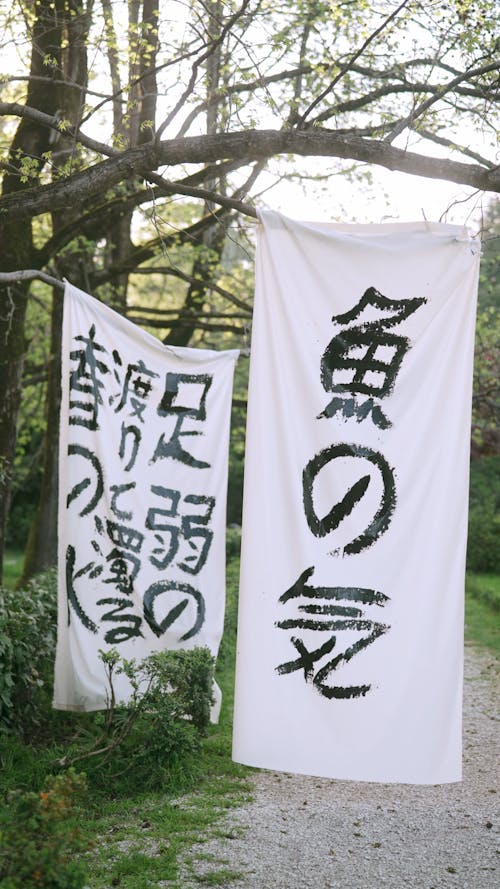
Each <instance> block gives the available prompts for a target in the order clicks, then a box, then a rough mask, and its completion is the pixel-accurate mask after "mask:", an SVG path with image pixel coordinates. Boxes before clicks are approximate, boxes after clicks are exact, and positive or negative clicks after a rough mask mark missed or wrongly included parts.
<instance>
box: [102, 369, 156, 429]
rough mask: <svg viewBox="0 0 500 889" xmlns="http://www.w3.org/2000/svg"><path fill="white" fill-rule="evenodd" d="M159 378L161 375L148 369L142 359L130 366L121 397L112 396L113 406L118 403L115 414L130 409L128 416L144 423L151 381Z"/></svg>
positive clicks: (126, 373)
mask: <svg viewBox="0 0 500 889" xmlns="http://www.w3.org/2000/svg"><path fill="white" fill-rule="evenodd" d="M115 360H116V359H115ZM158 376H159V374H157V373H155V372H154V371H152V370H149V368H147V367H146V365H145V363H144V361H143V360H142V358H141V359H139V361H138V362H137V364H129V365H128V366H127V370H126V372H125V377H124V380H123V383H122V389H121V392H120V395H119V396H111V398H110V403H111V404H113V403H114V402H115V401H117V405H116V407H115V409H114V410H115V414H118V413H120V411H122V410H124V409H128V411H129V413H128V416H130V417H137V419H138V421H139V423H144V411H145V409H146V405H147V400H148V397H149V395H150V393H151V390H152V382H151V380H153V379H154V378H155V377H158Z"/></svg>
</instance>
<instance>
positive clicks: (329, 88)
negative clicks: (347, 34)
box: [297, 0, 410, 127]
mask: <svg viewBox="0 0 500 889" xmlns="http://www.w3.org/2000/svg"><path fill="white" fill-rule="evenodd" d="M409 2H410V0H403V2H402V3H400V5H399V6H398V7H397V9H395V10H394V11H393V12H391V14H390V15H389V16H388V17H387V18H386V19H385V20H384V21H383V22H382V24H381V25H380V26H379V27H378V28H377V29H376V30H375V31H373V32H372V33H371V34H370V36H369V37H367V38H366V40H365V41H364V43H363V44H362V46H361V47H360V48H359V49H358V50H357V51H356V52H355V53H354V55H352V56H351V58H350V59H349V60H348V61H347V62H344V63H343V64H342V65H341V66H340V71H339V73H338V74H337V76H336V77H334V78H333V80H332V81H331V83H329V84H328V86H327V87H325V89H324V90H323V91H322V92H321V93H320V94H319V95H318V96H316V98H315V99H314V101H313V102H311V104H310V105H309V107H308V108H306V110H305V111H304V113H303V114H301V116H300V117H299V119H298V121H297V126H299V127H302V126H304V123H305V121H306V118H307V117H309V115H310V113H311V111H314V109H315V108H316V106H317V105H319V103H320V102H322V101H323V99H324V98H326V96H327V95H328V93H331V91H332V90H333V88H334V87H335V86H336V85H337V83H338V82H339V81H340V80H341V79H342V78H343V76H344V74H345V73H346V72H347V71H348V70H349V68H350V67H351V66H352V65H353V64H354V62H355V61H356V60H357V59H359V57H360V56H362V55H363V53H364V51H365V49H367V48H368V46H369V45H370V43H373V41H374V40H375V39H376V38H377V37H378V35H379V34H381V33H382V31H384V30H385V29H386V28H387V25H389V24H390V22H392V20H393V19H395V18H396V16H398V15H399V13H400V12H401V10H403V9H404V8H405V6H407V5H408V3H409Z"/></svg>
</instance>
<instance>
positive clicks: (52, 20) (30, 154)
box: [0, 0, 63, 581]
mask: <svg viewBox="0 0 500 889" xmlns="http://www.w3.org/2000/svg"><path fill="white" fill-rule="evenodd" d="M62 2H63V0H55V2H53V0H38V2H37V3H36V4H35V16H36V19H35V23H34V26H33V44H32V47H33V49H32V57H31V70H30V75H31V76H30V80H29V83H28V95H27V103H28V105H30V106H32V107H33V108H37V109H39V110H40V111H43V112H44V113H45V114H49V115H54V114H55V113H56V111H57V91H56V90H51V89H50V88H48V87H47V84H46V83H42V80H41V78H42V76H44V77H46V76H47V70H46V66H45V65H44V62H45V60H46V59H47V58H50V59H51V60H52V61H51V70H52V71H53V72H54V76H55V73H56V72H59V70H60V60H61V51H60V48H61V26H60V14H61V10H62ZM49 132H50V131H49V130H47V128H46V127H42V126H40V125H39V124H37V123H34V122H32V121H30V120H27V119H26V118H23V119H22V120H21V122H20V123H19V126H18V128H17V131H16V134H15V136H14V139H13V142H12V146H11V149H10V152H9V159H8V171H7V172H6V173H5V175H4V179H3V187H2V197H3V198H4V199H6V200H9V199H12V198H16V197H18V196H19V195H20V194H21V193H22V192H23V191H25V190H26V189H27V184H28V183H27V182H26V181H23V178H25V176H24V175H23V161H24V160H25V159H28V160H31V159H33V158H41V156H42V154H43V153H44V152H46V151H47V150H48V148H49ZM24 172H26V171H25V170H24ZM39 172H40V167H39V166H38V167H37V166H36V164H35V166H33V165H31V166H30V174H31V176H32V177H33V178H34V180H35V181H37V180H38V175H39ZM3 218H5V217H3ZM0 219H1V217H0ZM0 242H1V244H2V250H1V251H0V271H3V272H10V271H15V270H16V269H23V268H30V267H31V266H32V265H33V264H34V256H35V251H34V245H33V235H32V229H31V218H30V216H29V215H28V216H23V217H22V218H19V219H17V220H11V219H9V220H8V221H7V222H3V223H1V222H0ZM28 292H29V284H28V283H23V284H19V285H16V286H15V287H12V286H9V285H3V286H2V285H0V354H1V356H2V358H1V360H0V392H2V397H3V404H2V410H1V412H0V581H1V579H2V562H3V553H4V548H5V529H6V522H7V515H8V509H9V503H10V492H11V481H12V473H13V464H14V453H15V446H16V437H17V421H18V416H19V407H20V404H21V392H22V389H21V377H22V371H23V364H24V356H25V353H26V341H25V334H24V327H25V318H26V308H27V302H28Z"/></svg>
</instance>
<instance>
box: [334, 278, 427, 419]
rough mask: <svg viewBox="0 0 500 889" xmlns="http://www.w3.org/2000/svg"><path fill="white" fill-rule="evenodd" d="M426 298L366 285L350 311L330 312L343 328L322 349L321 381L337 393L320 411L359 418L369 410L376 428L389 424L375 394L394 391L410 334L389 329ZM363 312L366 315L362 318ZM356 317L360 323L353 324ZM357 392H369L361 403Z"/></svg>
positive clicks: (362, 417)
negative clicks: (404, 296) (384, 291)
mask: <svg viewBox="0 0 500 889" xmlns="http://www.w3.org/2000/svg"><path fill="white" fill-rule="evenodd" d="M426 301H427V300H426V299H425V298H424V297H415V298H413V299H405V300H393V299H389V298H388V297H386V296H383V294H382V293H380V292H379V291H378V290H376V289H375V287H369V288H368V289H367V290H365V292H364V294H363V296H362V297H361V299H360V300H359V302H358V303H357V304H356V305H355V306H354V307H353V308H352V309H351V310H350V311H348V312H344V313H343V314H341V315H334V316H333V318H332V321H333V322H334V323H335V324H337V325H339V326H340V327H341V328H342V329H341V330H340V331H339V333H337V334H336V335H335V336H334V337H333V339H332V340H331V341H330V343H329V344H328V346H327V347H326V349H325V351H324V353H323V356H322V359H321V382H322V385H323V388H324V389H325V391H326V392H332V393H338V394H336V395H334V397H333V398H332V400H331V401H330V402H329V404H328V405H327V406H326V407H325V409H324V410H323V411H322V412H321V414H319V417H327V418H329V417H333V416H335V415H336V414H340V415H341V416H342V417H343V418H344V419H349V418H351V417H355V418H356V420H357V421H358V422H361V421H362V420H364V419H365V418H366V417H368V416H370V415H371V418H372V421H373V423H374V424H375V425H376V426H378V427H379V428H381V429H387V428H388V427H389V426H391V421H390V420H389V419H388V418H387V417H386V415H385V414H384V412H383V411H382V409H381V407H380V405H378V404H376V402H375V400H374V399H375V398H377V399H380V398H385V397H386V396H387V395H389V394H390V393H391V392H392V389H393V387H394V383H395V381H396V377H397V375H398V373H399V370H400V367H401V364H402V361H403V358H404V356H405V355H406V353H407V351H408V349H409V348H410V340H409V339H408V337H405V336H402V335H401V334H395V333H392V332H391V330H390V328H392V327H395V326H396V325H398V324H400V323H401V322H402V321H404V320H406V319H407V318H409V316H410V315H412V314H413V313H414V312H416V311H417V309H418V308H420V306H421V305H423V304H424V303H425V302H426ZM364 313H366V314H367V315H368V319H369V320H366V321H361V320H360V319H361V318H362V316H363V314H364ZM373 315H375V316H376V317H375V318H373V317H372V316H373ZM355 321H359V323H357V324H354V323H353V322H355ZM348 395H350V397H347V396H348ZM359 395H367V396H368V398H366V399H365V400H364V401H362V402H361V403H359V402H358V400H357V397H356V396H359Z"/></svg>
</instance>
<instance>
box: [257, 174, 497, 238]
mask: <svg viewBox="0 0 500 889" xmlns="http://www.w3.org/2000/svg"><path fill="white" fill-rule="evenodd" d="M300 160H301V159H300ZM370 176H371V180H372V181H371V183H370V184H367V183H364V182H362V183H360V184H357V183H355V182H349V181H347V180H346V179H345V178H343V177H342V176H338V175H337V176H332V177H330V179H329V180H328V181H327V182H325V183H322V184H321V186H319V184H318V183H308V182H307V181H306V180H303V182H302V184H300V183H299V182H298V181H295V180H294V181H288V182H281V183H280V184H278V185H276V186H275V187H274V188H272V189H270V190H269V191H267V192H266V193H265V194H263V195H262V197H261V199H260V201H261V202H262V203H263V204H264V205H265V206H267V207H269V208H270V209H273V210H278V211H280V212H281V213H284V214H285V215H286V216H291V217H293V218H295V219H307V220H311V221H330V222H360V223H366V222H368V223H380V222H415V221H420V222H422V221H424V220H427V221H428V222H440V221H441V222H449V223H453V224H456V225H466V226H467V227H468V228H469V229H470V230H471V233H473V234H476V233H477V232H478V230H479V229H480V226H481V207H482V206H483V207H484V205H485V201H487V198H485V196H484V194H483V195H481V194H478V193H477V192H475V191H474V189H472V188H466V187H465V186H461V185H457V184H456V183H453V182H445V181H442V180H437V179H426V178H424V177H421V176H410V175H408V174H407V173H399V172H395V171H390V170H385V169H383V168H381V167H373V166H372V167H371V168H370Z"/></svg>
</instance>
